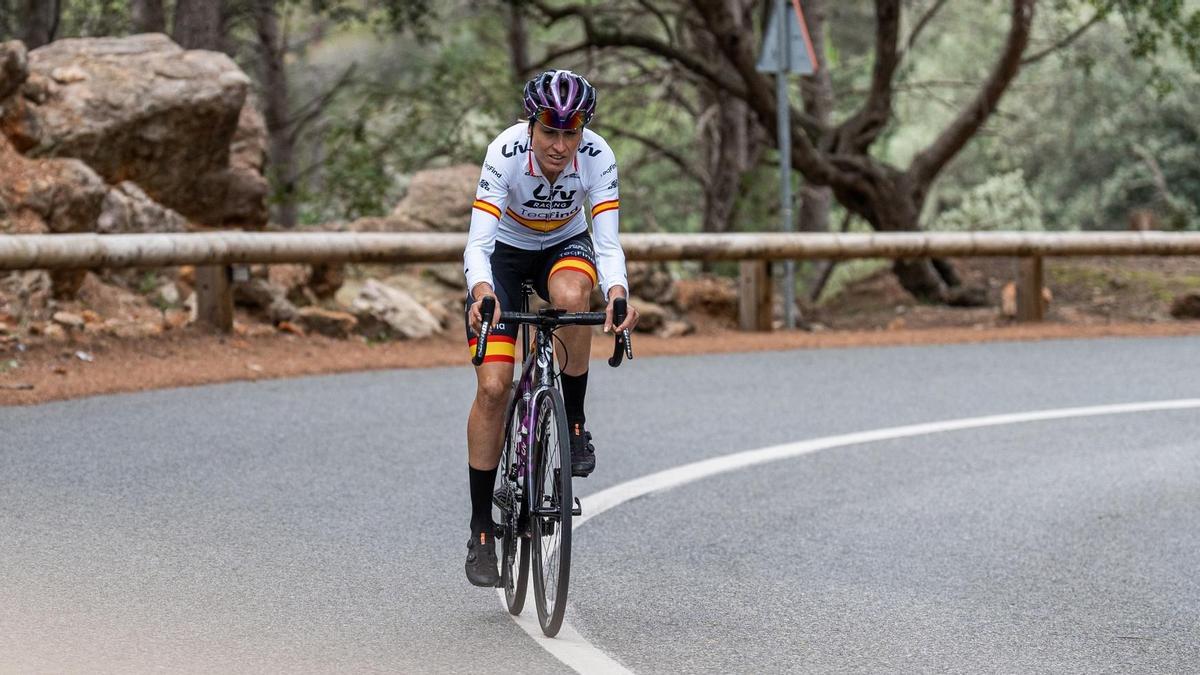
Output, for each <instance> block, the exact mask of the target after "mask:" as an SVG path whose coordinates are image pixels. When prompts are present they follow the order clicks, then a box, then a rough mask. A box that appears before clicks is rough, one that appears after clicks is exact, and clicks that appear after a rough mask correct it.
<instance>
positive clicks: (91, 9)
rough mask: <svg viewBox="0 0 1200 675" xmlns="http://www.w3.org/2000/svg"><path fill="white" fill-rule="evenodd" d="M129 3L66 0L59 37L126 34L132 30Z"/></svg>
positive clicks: (121, 1) (113, 0) (60, 21)
mask: <svg viewBox="0 0 1200 675" xmlns="http://www.w3.org/2000/svg"><path fill="white" fill-rule="evenodd" d="M129 12H130V9H129V0H86V1H82V0H75V1H74V2H72V1H71V0H62V15H61V17H60V19H59V27H58V37H102V36H106V35H126V34H128V33H129V32H130V30H131V29H132V23H131V20H130V14H129Z"/></svg>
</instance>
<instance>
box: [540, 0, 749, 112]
mask: <svg viewBox="0 0 1200 675" xmlns="http://www.w3.org/2000/svg"><path fill="white" fill-rule="evenodd" d="M530 3H531V4H532V5H533V6H535V7H537V8H538V10H539V11H541V12H542V13H543V14H545V15H546V16H547V17H548V18H549V19H550V23H554V22H557V21H560V20H562V19H566V18H570V17H575V18H578V19H579V20H580V22H581V23H582V24H583V33H584V36H585V38H584V41H585V43H586V44H588V45H590V46H593V47H633V48H635V49H640V50H642V51H644V52H647V53H650V54H654V55H656V56H660V57H662V58H664V59H667V60H669V61H675V62H676V63H679V64H680V65H682V66H684V67H686V68H687V69H688V70H690V71H692V72H694V73H696V74H697V75H700V76H702V77H704V78H705V79H707V80H709V81H710V82H712V83H713V84H715V85H717V86H718V87H720V88H722V89H724V90H725V91H727V92H729V93H730V94H733V95H734V96H739V97H745V95H746V94H745V91H744V89H743V88H742V87H739V86H738V83H737V82H735V81H733V80H730V79H729V78H726V77H723V76H722V75H721V73H719V72H717V71H716V70H713V69H712V68H711V67H709V65H708V63H706V62H705V61H704V60H703V59H700V58H696V57H694V56H692V55H691V54H688V53H686V52H684V51H682V50H680V49H676V48H675V47H674V46H672V45H669V44H667V43H665V42H663V41H661V40H658V39H657V38H653V37H650V36H648V35H640V34H636V33H623V32H620V31H615V32H606V31H601V30H599V29H597V28H596V22H595V20H594V17H593V13H592V8H590V7H585V6H581V5H573V6H567V7H551V6H550V5H549V4H547V3H546V2H545V0H530Z"/></svg>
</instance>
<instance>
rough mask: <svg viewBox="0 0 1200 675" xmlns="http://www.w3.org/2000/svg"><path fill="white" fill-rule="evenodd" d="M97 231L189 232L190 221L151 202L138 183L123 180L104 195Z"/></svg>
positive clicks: (102, 232) (115, 232)
mask: <svg viewBox="0 0 1200 675" xmlns="http://www.w3.org/2000/svg"><path fill="white" fill-rule="evenodd" d="M96 231H97V232H99V233H101V234H117V233H136V232H152V233H162V232H186V231H187V220H185V219H184V217H183V216H181V215H179V214H178V213H176V212H175V211H172V210H171V209H168V208H167V207H165V206H163V205H161V204H159V203H158V202H156V201H154V200H152V199H150V197H149V196H147V195H146V193H145V192H143V191H142V189H141V188H139V187H138V186H137V184H136V183H133V182H131V181H123V182H121V183H120V184H119V185H117V186H116V187H114V188H112V189H111V190H109V191H108V193H107V194H106V195H105V196H104V204H103V207H102V211H101V213H100V217H99V218H98V219H97V220H96Z"/></svg>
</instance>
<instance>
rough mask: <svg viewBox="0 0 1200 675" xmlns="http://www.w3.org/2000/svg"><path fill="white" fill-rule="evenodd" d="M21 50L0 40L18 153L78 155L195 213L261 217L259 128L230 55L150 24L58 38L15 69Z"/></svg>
mask: <svg viewBox="0 0 1200 675" xmlns="http://www.w3.org/2000/svg"><path fill="white" fill-rule="evenodd" d="M23 52H24V47H23V46H21V44H20V43H11V42H10V43H4V44H3V45H0V72H2V73H3V75H0V88H3V89H6V90H8V91H9V95H8V96H7V97H6V98H4V99H3V100H0V106H2V108H3V109H2V111H0V113H2V114H0V131H3V134H4V135H5V136H6V137H7V138H8V139H9V141H10V143H11V145H12V147H13V148H15V149H16V150H17V151H18V152H21V153H24V154H26V155H28V156H29V157H31V158H73V159H76V160H81V161H82V162H83V163H84V164H86V165H87V166H88V167H90V168H91V169H93V170H94V171H95V173H96V174H98V175H99V176H100V178H101V179H102V180H103V181H105V182H107V183H110V184H114V185H116V184H120V183H123V182H125V181H131V182H133V183H136V184H137V186H138V187H139V188H141V190H142V191H143V192H144V193H145V194H146V195H147V196H148V197H149V198H150V199H152V200H154V201H155V202H158V203H159V204H162V205H164V206H166V207H168V208H171V209H172V210H174V211H177V212H179V213H181V214H183V215H184V216H185V217H187V218H188V219H190V220H192V221H194V222H197V223H201V224H206V225H230V224H237V225H245V226H251V227H259V226H262V225H264V224H265V223H266V219H267V210H266V194H267V183H266V180H265V179H264V178H263V176H262V174H261V168H262V157H263V148H265V146H266V140H265V138H266V131H265V127H264V126H263V125H262V119H261V116H259V115H257V113H256V112H255V111H253V109H250V110H247V109H245V106H244V105H243V104H244V102H245V101H246V97H247V91H248V89H249V86H250V80H249V78H248V77H246V75H245V73H243V72H242V71H241V70H240V69H239V68H238V67H237V65H236V64H234V63H233V61H232V60H230V59H229V57H227V56H225V55H224V54H220V53H217V52H209V51H200V50H193V51H187V50H184V49H182V48H181V47H179V46H178V45H176V44H175V43H173V42H171V40H170V39H169V38H167V37H166V36H164V35H158V34H147V35H135V36H131V37H127V38H88V39H68V40H58V41H55V42H52V43H50V44H48V45H46V46H44V47H41V48H39V49H35V50H33V51H32V52H29V54H28V55H27V57H26V58H25V60H24V64H25V65H24V67H22V62H23V61H22V55H23ZM16 81H20V83H19V85H18V86H17V87H15V88H14V87H13V84H12V83H13V82H16ZM231 153H232V156H231ZM0 181H6V179H4V178H2V177H0ZM88 229H91V228H88Z"/></svg>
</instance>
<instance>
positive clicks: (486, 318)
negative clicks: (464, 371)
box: [471, 295, 496, 366]
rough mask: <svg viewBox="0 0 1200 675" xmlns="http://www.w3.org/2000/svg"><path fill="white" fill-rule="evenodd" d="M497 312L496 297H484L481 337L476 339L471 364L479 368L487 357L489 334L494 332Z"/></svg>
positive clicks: (481, 312) (481, 314) (481, 310)
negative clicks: (494, 318)
mask: <svg viewBox="0 0 1200 675" xmlns="http://www.w3.org/2000/svg"><path fill="white" fill-rule="evenodd" d="M495 311H496V297H495V296H493V295H488V296H484V298H483V301H482V302H481V303H480V304H479V318H480V319H482V321H481V322H480V325H479V337H477V338H476V339H475V356H472V357H471V363H473V364H475V365H477V366H478V365H480V364H481V363H483V357H484V356H486V355H487V339H488V333H491V332H492V314H493V313H494V312H495Z"/></svg>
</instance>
